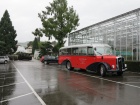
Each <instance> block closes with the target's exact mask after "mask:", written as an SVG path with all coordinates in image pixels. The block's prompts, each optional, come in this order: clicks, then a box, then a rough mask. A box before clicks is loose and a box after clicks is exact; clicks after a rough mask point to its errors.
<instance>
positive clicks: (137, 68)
mask: <svg viewBox="0 0 140 105" xmlns="http://www.w3.org/2000/svg"><path fill="white" fill-rule="evenodd" d="M125 63H126V64H127V70H128V71H132V72H140V61H125Z"/></svg>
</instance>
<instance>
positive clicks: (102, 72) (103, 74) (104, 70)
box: [100, 65, 106, 77]
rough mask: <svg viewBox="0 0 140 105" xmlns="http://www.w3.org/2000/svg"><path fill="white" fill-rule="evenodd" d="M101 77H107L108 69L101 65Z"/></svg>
mask: <svg viewBox="0 0 140 105" xmlns="http://www.w3.org/2000/svg"><path fill="white" fill-rule="evenodd" d="M100 75H101V76H102V77H105V76H106V68H105V66H104V65H101V66H100Z"/></svg>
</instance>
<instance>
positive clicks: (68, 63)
mask: <svg viewBox="0 0 140 105" xmlns="http://www.w3.org/2000/svg"><path fill="white" fill-rule="evenodd" d="M66 68H67V69H68V70H73V69H74V68H73V67H72V66H71V63H70V62H69V61H68V62H67V63H66Z"/></svg>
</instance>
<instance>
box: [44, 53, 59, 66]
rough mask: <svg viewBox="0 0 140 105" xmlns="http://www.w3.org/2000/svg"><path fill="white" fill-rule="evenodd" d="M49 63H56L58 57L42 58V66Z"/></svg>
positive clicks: (47, 56)
mask: <svg viewBox="0 0 140 105" xmlns="http://www.w3.org/2000/svg"><path fill="white" fill-rule="evenodd" d="M49 63H58V57H55V56H49V55H46V56H44V64H49Z"/></svg>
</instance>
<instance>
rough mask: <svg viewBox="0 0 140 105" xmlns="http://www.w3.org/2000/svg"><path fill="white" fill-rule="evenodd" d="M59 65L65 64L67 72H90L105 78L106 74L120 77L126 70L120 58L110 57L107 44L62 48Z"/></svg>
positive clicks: (109, 47) (109, 49)
mask: <svg viewBox="0 0 140 105" xmlns="http://www.w3.org/2000/svg"><path fill="white" fill-rule="evenodd" d="M58 62H59V64H65V65H66V68H67V69H68V70H72V69H74V68H79V69H82V70H90V71H94V72H96V73H99V74H100V75H101V76H105V75H106V73H107V72H112V73H113V72H116V73H117V75H122V74H123V72H124V71H125V70H126V69H127V68H126V64H124V58H123V57H122V56H115V55H112V49H111V46H109V45H107V44H81V45H73V46H67V47H62V48H60V50H59V61H58Z"/></svg>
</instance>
